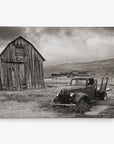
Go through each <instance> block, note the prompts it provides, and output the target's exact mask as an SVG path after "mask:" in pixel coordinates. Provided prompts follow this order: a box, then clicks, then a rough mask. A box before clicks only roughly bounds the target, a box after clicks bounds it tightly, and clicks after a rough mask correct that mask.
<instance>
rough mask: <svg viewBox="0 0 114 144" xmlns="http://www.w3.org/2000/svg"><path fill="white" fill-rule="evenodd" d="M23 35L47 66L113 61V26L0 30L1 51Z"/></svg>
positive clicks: (2, 28)
mask: <svg viewBox="0 0 114 144" xmlns="http://www.w3.org/2000/svg"><path fill="white" fill-rule="evenodd" d="M20 35H21V36H23V37H25V38H26V39H27V40H29V41H30V42H32V44H33V45H34V46H35V47H36V48H37V49H38V51H39V52H40V53H41V54H42V56H43V57H44V58H45V59H46V62H45V64H46V65H54V64H61V63H75V62H83V61H93V60H101V59H110V58H114V28H113V27H97V28H96V27H90V28H89V27H86V28H84V27H0V52H1V51H2V50H3V49H4V48H5V46H6V45H7V44H8V43H9V42H10V41H12V40H13V39H15V38H16V37H18V36H20Z"/></svg>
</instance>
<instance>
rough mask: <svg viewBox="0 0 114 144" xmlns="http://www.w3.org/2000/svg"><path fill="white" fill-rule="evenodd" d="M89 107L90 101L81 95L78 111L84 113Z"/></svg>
mask: <svg viewBox="0 0 114 144" xmlns="http://www.w3.org/2000/svg"><path fill="white" fill-rule="evenodd" d="M89 109H90V103H89V100H88V98H87V97H83V98H81V99H80V101H79V103H78V111H79V112H80V113H84V112H87V111H89Z"/></svg>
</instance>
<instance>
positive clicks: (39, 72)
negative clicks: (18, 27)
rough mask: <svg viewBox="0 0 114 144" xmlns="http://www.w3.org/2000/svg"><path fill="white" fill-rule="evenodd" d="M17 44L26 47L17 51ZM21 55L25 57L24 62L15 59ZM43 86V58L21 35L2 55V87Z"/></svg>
mask: <svg viewBox="0 0 114 144" xmlns="http://www.w3.org/2000/svg"><path fill="white" fill-rule="evenodd" d="M16 46H18V47H19V46H20V47H21V46H24V48H23V49H20V50H19V49H18V50H17V51H16ZM16 52H18V54H17V53H16ZM19 56H20V57H21V58H23V62H16V61H15V60H16V59H17V57H19ZM43 87H44V70H43V59H42V58H41V56H40V55H39V54H38V52H37V51H36V50H35V48H34V47H33V45H32V44H30V43H29V42H27V41H26V40H25V39H23V38H22V37H19V38H18V39H16V40H15V41H13V42H12V43H10V44H9V45H8V46H7V47H6V49H5V50H4V51H3V53H2V54H1V56H0V89H5V90H22V89H24V88H28V89H29V88H43Z"/></svg>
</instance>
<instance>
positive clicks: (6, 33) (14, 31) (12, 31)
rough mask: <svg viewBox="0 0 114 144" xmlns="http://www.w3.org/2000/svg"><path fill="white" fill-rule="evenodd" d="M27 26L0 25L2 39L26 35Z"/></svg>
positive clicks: (0, 37)
mask: <svg viewBox="0 0 114 144" xmlns="http://www.w3.org/2000/svg"><path fill="white" fill-rule="evenodd" d="M25 30H26V28H22V27H0V39H2V40H4V41H5V40H12V39H13V38H15V37H17V36H18V35H24V33H25Z"/></svg>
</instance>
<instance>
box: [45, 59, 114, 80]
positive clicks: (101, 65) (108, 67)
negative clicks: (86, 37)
mask: <svg viewBox="0 0 114 144" xmlns="http://www.w3.org/2000/svg"><path fill="white" fill-rule="evenodd" d="M70 71H90V72H94V73H99V74H103V73H105V74H106V73H107V74H111V75H114V59H106V60H99V61H91V62H79V63H65V64H59V65H54V66H45V77H49V76H50V75H51V74H52V73H61V72H70Z"/></svg>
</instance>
